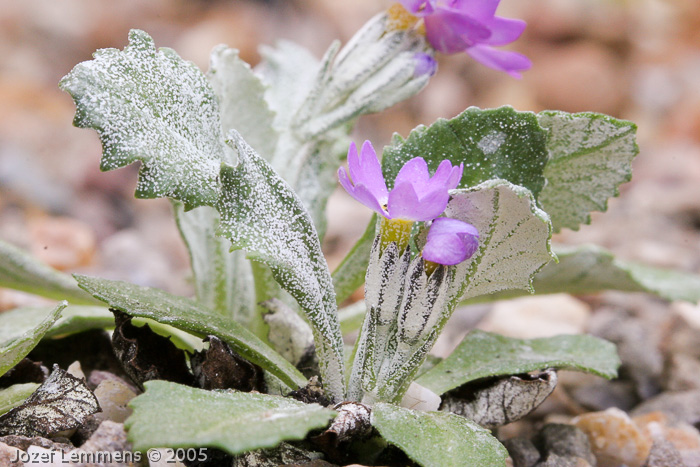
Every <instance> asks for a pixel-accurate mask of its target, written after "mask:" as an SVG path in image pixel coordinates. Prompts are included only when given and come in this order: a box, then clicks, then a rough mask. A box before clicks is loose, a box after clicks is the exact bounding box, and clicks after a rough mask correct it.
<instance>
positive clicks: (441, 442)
mask: <svg viewBox="0 0 700 467" xmlns="http://www.w3.org/2000/svg"><path fill="white" fill-rule="evenodd" d="M371 420H372V425H373V426H374V427H375V428H376V429H377V430H379V433H380V434H381V435H382V437H383V438H384V439H385V440H387V441H388V442H389V443H391V444H393V445H394V446H396V447H398V448H399V449H401V450H402V451H403V452H405V453H406V454H407V455H408V457H410V458H411V459H412V460H414V461H415V462H417V463H418V464H420V465H422V466H423V467H433V466H434V467H452V466H454V467H462V466H493V467H495V466H505V465H506V458H507V457H508V451H506V448H505V447H504V446H503V445H502V444H501V443H499V442H498V440H497V439H496V438H494V437H493V436H492V435H491V432H490V431H489V430H486V429H485V428H482V427H480V426H479V425H477V424H476V423H474V422H472V421H471V420H468V419H466V418H464V417H460V416H459V415H454V414H451V413H444V412H420V411H415V410H409V409H404V408H401V407H397V406H395V405H392V404H385V403H379V404H376V405H375V406H374V408H373V409H372V416H371Z"/></svg>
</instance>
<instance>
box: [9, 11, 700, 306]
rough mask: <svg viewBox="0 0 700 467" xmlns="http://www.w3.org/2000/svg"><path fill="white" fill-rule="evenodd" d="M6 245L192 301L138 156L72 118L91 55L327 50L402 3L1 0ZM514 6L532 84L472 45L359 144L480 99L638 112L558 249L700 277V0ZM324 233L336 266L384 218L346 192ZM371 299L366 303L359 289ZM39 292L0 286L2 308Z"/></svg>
mask: <svg viewBox="0 0 700 467" xmlns="http://www.w3.org/2000/svg"><path fill="white" fill-rule="evenodd" d="M0 5H1V8H0V56H2V60H1V61H0V105H1V109H2V111H1V112H0V238H2V239H3V240H7V241H10V242H12V243H15V244H17V245H19V246H22V247H24V248H26V249H28V250H30V251H32V252H33V253H34V254H35V255H37V256H39V257H40V258H42V259H43V260H45V261H47V262H49V263H50V264H52V265H53V266H54V267H57V268H59V269H62V270H65V271H70V272H74V271H81V272H88V273H91V274H97V275H101V276H105V277H110V278H116V279H123V280H129V281H131V282H136V283H139V284H143V285H151V286H157V287H162V288H166V289H168V290H170V291H173V292H175V293H179V294H190V293H191V286H190V284H189V281H188V276H187V274H188V257H187V254H186V251H185V249H184V247H183V246H182V244H181V242H180V239H179V236H178V234H177V231H176V228H175V226H174V223H173V221H172V218H171V215H170V207H169V204H168V203H167V202H165V201H164V200H147V201H146V200H135V199H134V198H133V191H134V187H135V182H136V173H135V172H136V170H137V167H136V166H132V167H128V168H125V169H120V170H117V171H114V172H109V173H100V172H99V169H98V166H99V159H100V154H101V148H100V143H99V140H98V137H97V134H96V133H95V132H94V131H92V130H81V129H77V128H74V127H72V126H71V120H72V117H73V113H74V105H73V102H72V100H71V98H70V97H69V96H68V94H66V93H63V92H61V91H60V90H59V89H58V87H57V83H58V81H59V80H60V78H61V77H62V76H63V75H65V74H66V73H68V72H69V71H70V70H71V68H72V67H73V66H74V65H75V64H77V63H78V62H81V61H84V60H89V59H90V58H91V54H92V52H93V51H94V50H96V49H98V48H104V47H116V48H123V47H124V46H125V45H126V43H127V33H128V31H129V29H131V28H139V29H143V30H145V31H147V32H148V33H149V34H150V35H152V36H153V38H154V39H155V41H156V45H157V46H167V47H171V48H173V49H175V50H176V51H177V52H178V53H179V54H180V55H181V56H182V57H184V58H185V59H188V60H191V61H193V62H194V63H196V64H197V65H198V66H199V67H200V68H201V69H203V70H206V69H207V67H208V56H209V52H210V51H211V49H212V48H213V47H214V46H215V45H217V44H219V43H225V44H228V45H229V46H232V47H236V48H239V49H240V51H241V56H242V57H243V58H244V59H245V60H246V61H248V62H250V63H251V64H253V65H255V64H256V63H257V62H258V61H259V60H260V55H259V52H258V47H259V46H260V45H261V44H274V43H275V41H277V40H278V39H290V40H293V41H296V42H299V43H301V44H303V45H305V46H307V47H308V48H310V49H311V50H312V51H313V52H314V53H315V54H316V55H317V56H320V55H321V54H322V53H323V52H324V50H325V48H326V47H327V46H328V45H329V44H330V42H331V41H332V40H333V39H335V38H340V39H341V40H343V41H346V40H347V39H348V38H349V37H350V36H351V35H352V34H353V33H354V32H355V31H356V30H357V29H358V28H359V27H360V26H361V25H362V24H363V23H364V22H365V21H366V20H367V19H368V18H370V17H371V16H372V15H374V14H376V13H378V12H379V11H381V10H382V9H383V8H386V7H388V6H389V5H390V2H388V1H380V0H355V1H353V2H339V1H337V0H304V1H300V0H298V1H290V0H285V1H283V0H278V1H274V0H268V1H261V0H259V1H252V0H229V1H223V0H222V1H215V0H208V1H205V0H199V1H193V0H191V1H183V0H180V1H165V0H149V1H141V0H138V1H137V0H132V1H128V2H108V1H98V0H61V1H54V2H50V1H46V0H24V1H22V2H15V1H11V0H0ZM499 15H501V16H507V17H517V18H523V19H525V20H526V21H527V22H528V27H527V29H526V31H525V34H524V36H523V37H522V38H521V39H520V40H518V41H517V42H515V43H514V44H513V47H512V48H513V49H515V50H518V51H520V52H523V53H525V54H527V55H528V56H529V57H530V58H531V59H532V61H533V68H532V70H531V71H528V72H526V73H525V74H524V77H523V79H522V80H515V79H512V78H511V77H509V76H507V75H506V74H503V73H499V72H496V71H493V70H490V69H488V68H485V67H483V66H481V65H479V64H478V63H476V62H474V61H473V60H471V59H470V58H469V57H468V56H466V55H465V54H462V55H456V56H439V57H438V59H439V72H438V73H437V75H436V76H435V77H434V78H433V80H432V81H431V82H430V84H429V85H428V87H427V88H426V89H425V90H423V91H422V92H421V93H420V94H419V95H418V96H416V97H415V98H413V99H411V100H410V101H408V102H404V103H402V104H400V105H397V106H396V107H394V108H392V109H390V110H388V111H385V112H383V113H382V114H380V115H375V116H369V117H363V118H362V119H361V120H360V121H359V123H358V125H357V127H356V130H355V133H354V139H355V141H357V142H358V143H359V142H362V141H363V140H364V139H370V140H371V141H372V142H373V143H374V145H375V146H376V147H382V146H383V145H384V144H386V143H387V142H388V141H389V140H390V137H391V135H392V133H393V132H398V133H400V134H402V135H404V136H405V135H407V134H408V132H409V131H410V130H411V129H412V128H414V127H415V126H416V125H418V124H430V123H431V122H433V121H434V120H435V119H436V118H439V117H446V118H449V117H453V116H455V115H456V114H458V113H459V112H461V111H462V110H464V109H465V108H467V107H468V106H472V105H474V106H479V107H496V106H501V105H506V104H509V105H512V106H514V107H515V108H516V109H518V110H532V111H540V110H544V109H558V110H565V111H569V112H579V111H596V112H603V113H607V114H610V115H612V116H615V117H618V118H624V119H629V120H633V121H634V122H636V123H637V124H638V126H639V131H638V140H639V143H640V148H641V152H640V155H639V156H638V157H637V159H636V161H635V163H634V179H633V181H632V182H631V183H628V184H626V185H624V186H623V187H622V189H621V194H622V196H621V197H620V198H618V199H613V200H611V201H610V209H609V210H608V212H607V213H605V214H595V215H594V216H593V217H594V224H593V225H592V226H585V227H583V228H582V229H581V230H580V231H578V232H572V231H565V232H563V233H562V234H559V235H558V236H557V240H558V241H560V242H565V243H570V244H579V243H588V242H595V243H598V244H600V245H603V246H605V247H607V248H610V249H612V250H613V251H614V252H615V253H616V254H618V255H619V256H620V257H622V258H625V259H633V260H639V261H644V262H647V263H650V264H653V265H657V266H666V267H673V268H678V269H682V270H685V271H693V272H696V273H698V272H700V5H698V2H697V0H667V1H662V0H627V1H623V0H619V1H614V0H528V1H527V2H523V1H519V0H503V1H502V2H501V6H500V8H499ZM328 211H329V212H328V214H329V217H330V228H329V231H328V237H327V239H326V242H325V245H324V246H325V249H326V251H327V253H328V256H329V262H330V264H331V267H333V266H334V265H335V264H337V263H338V262H339V260H340V259H342V257H343V255H344V254H345V253H346V252H347V251H348V249H349V248H350V246H351V245H352V243H353V242H354V241H355V239H356V238H357V237H358V236H359V235H360V233H361V232H362V231H363V230H364V227H365V225H366V220H367V219H368V218H369V212H368V211H367V210H366V209H364V208H363V207H362V206H360V205H359V204H357V203H355V202H354V201H352V200H351V199H350V198H349V197H347V196H346V195H345V194H344V193H342V192H340V191H338V192H337V193H336V194H335V195H334V196H333V198H332V200H331V203H330V205H329V210H328ZM357 298H359V296H358V297H357ZM28 300H30V299H29V298H28V297H26V296H24V295H22V294H19V293H16V292H10V291H6V290H0V309H7V308H11V307H14V306H16V305H18V304H22V303H25V302H26V301H28Z"/></svg>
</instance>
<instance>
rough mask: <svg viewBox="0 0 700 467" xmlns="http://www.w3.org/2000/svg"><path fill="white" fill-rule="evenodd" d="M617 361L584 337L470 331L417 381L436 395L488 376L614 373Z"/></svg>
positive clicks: (611, 349)
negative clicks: (549, 371)
mask: <svg viewBox="0 0 700 467" xmlns="http://www.w3.org/2000/svg"><path fill="white" fill-rule="evenodd" d="M619 366H620V359H619V357H618V356H617V351H616V350H615V346H614V345H613V344H611V343H610V342H607V341H604V340H602V339H598V338H596V337H593V336H586V335H561V336H554V337H545V338H541V339H514V338H510V337H505V336H499V335H498V334H491V333H488V332H484V331H479V330H474V331H471V332H470V333H469V334H467V335H466V336H465V338H464V339H463V340H462V342H461V343H460V344H459V346H458V347H457V348H456V349H455V351H454V352H452V354H451V355H450V356H449V357H447V358H446V359H444V360H443V361H441V362H440V363H438V364H437V365H435V366H434V367H433V368H432V369H430V370H429V371H428V372H427V373H424V374H423V375H422V376H421V377H420V378H418V379H417V380H416V382H417V383H418V384H420V385H421V386H425V387H427V388H428V389H430V390H431V391H433V392H435V393H436V394H443V393H445V392H447V391H449V390H450V389H454V388H456V387H459V386H461V385H463V384H465V383H468V382H470V381H474V380H477V379H481V378H487V377H490V376H504V375H516V374H520V373H527V372H530V371H537V370H544V369H546V368H558V369H567V370H578V371H584V372H587V373H593V374H595V375H598V376H602V377H604V378H608V379H611V378H614V377H615V376H617V368H618V367H619Z"/></svg>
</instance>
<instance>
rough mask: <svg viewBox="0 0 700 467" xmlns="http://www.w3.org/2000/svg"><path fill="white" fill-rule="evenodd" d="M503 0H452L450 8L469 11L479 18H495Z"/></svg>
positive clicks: (472, 15)
mask: <svg viewBox="0 0 700 467" xmlns="http://www.w3.org/2000/svg"><path fill="white" fill-rule="evenodd" d="M500 1H501V0H451V1H450V2H449V3H450V5H449V6H450V8H451V9H453V10H459V11H461V12H463V13H468V14H469V16H471V17H473V18H476V19H478V20H482V21H484V20H487V19H489V18H493V16H494V15H495V14H496V9H497V8H498V4H499V3H500Z"/></svg>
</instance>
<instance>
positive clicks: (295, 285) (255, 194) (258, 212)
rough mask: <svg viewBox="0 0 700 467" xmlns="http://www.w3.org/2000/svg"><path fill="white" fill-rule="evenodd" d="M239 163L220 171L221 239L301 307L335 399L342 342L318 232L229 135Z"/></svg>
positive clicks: (269, 172) (275, 178) (281, 185)
mask: <svg viewBox="0 0 700 467" xmlns="http://www.w3.org/2000/svg"><path fill="white" fill-rule="evenodd" d="M231 136H232V138H233V139H232V141H231V144H233V145H235V147H236V149H237V151H238V157H239V163H238V165H237V166H236V167H235V168H234V167H230V166H226V165H224V166H222V168H221V184H222V187H223V188H222V190H223V191H222V195H221V198H220V202H219V205H218V210H219V212H220V213H221V232H220V233H221V234H222V235H224V236H226V237H227V238H229V239H230V240H231V243H232V244H233V247H234V248H236V249H244V250H246V252H247V253H248V257H249V258H251V259H253V260H255V261H259V262H262V263H265V264H266V265H267V266H269V268H270V269H271V271H272V273H273V275H274V277H275V280H277V282H278V283H279V284H280V285H281V286H282V287H283V288H284V289H285V290H286V291H287V292H289V293H290V294H291V295H292V296H293V297H294V298H295V299H296V300H297V302H298V303H299V305H300V307H301V309H302V310H303V311H304V313H305V315H306V317H307V318H308V320H309V323H310V324H311V327H312V329H313V331H314V340H315V343H316V352H317V353H318V357H319V362H320V370H321V378H322V380H323V384H324V388H325V389H326V390H327V391H328V392H329V394H330V395H331V396H332V397H333V398H337V399H342V398H343V395H344V393H345V390H344V384H343V380H344V376H343V375H344V369H343V366H344V365H343V339H342V336H341V334H340V325H339V324H338V316H337V306H336V303H335V293H334V292H333V285H332V280H331V275H330V272H329V271H328V265H327V263H326V260H325V258H324V257H323V253H322V251H321V244H320V242H319V239H318V235H317V234H316V229H315V228H314V226H313V223H312V222H311V218H310V217H309V214H308V212H307V211H306V209H305V208H304V206H303V205H302V203H301V201H300V200H299V198H298V197H297V196H296V194H295V193H294V192H293V191H292V190H291V188H289V185H287V183H285V182H284V180H282V179H281V178H280V177H279V175H277V174H276V173H275V172H274V170H273V169H272V167H270V165H269V164H268V163H267V162H265V161H264V160H263V159H262V158H261V157H260V156H258V155H257V154H255V152H254V151H253V150H252V148H250V146H248V145H247V144H246V143H245V141H243V140H242V139H241V137H240V136H239V135H238V134H237V133H235V132H231Z"/></svg>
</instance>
